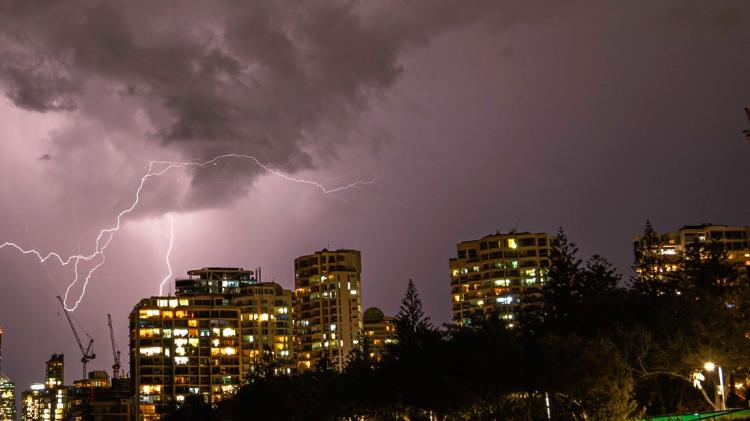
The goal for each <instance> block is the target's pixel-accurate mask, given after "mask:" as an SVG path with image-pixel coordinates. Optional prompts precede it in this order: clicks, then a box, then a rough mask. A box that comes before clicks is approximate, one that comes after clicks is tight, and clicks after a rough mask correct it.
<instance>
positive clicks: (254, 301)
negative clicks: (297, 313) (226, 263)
mask: <svg viewBox="0 0 750 421" xmlns="http://www.w3.org/2000/svg"><path fill="white" fill-rule="evenodd" d="M231 302H232V304H234V305H235V306H237V307H238V308H239V309H240V312H241V316H240V318H241V320H240V334H241V335H240V339H241V343H242V346H241V347H242V351H241V352H242V363H243V373H245V374H246V375H249V373H250V372H251V371H252V370H253V366H254V364H255V363H257V362H258V361H260V360H261V358H262V356H263V354H264V353H267V356H269V357H271V358H272V359H273V360H275V361H276V362H278V365H279V368H280V369H282V370H283V371H284V372H289V371H291V370H292V369H293V368H296V362H295V360H294V346H293V345H294V325H293V322H292V291H290V290H288V289H284V288H282V287H281V285H279V284H277V283H275V282H260V283H257V284H252V285H247V286H244V287H242V288H241V293H240V294H239V295H236V296H233V297H232V298H231Z"/></svg>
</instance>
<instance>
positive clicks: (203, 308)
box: [130, 295, 243, 420]
mask: <svg viewBox="0 0 750 421" xmlns="http://www.w3.org/2000/svg"><path fill="white" fill-rule="evenodd" d="M239 331H240V310H239V308H238V307H236V306H234V305H232V304H229V302H228V300H227V299H225V298H224V297H223V296H221V295H190V296H183V297H151V298H146V299H143V300H141V301H140V302H139V303H138V304H137V305H136V306H135V308H134V309H133V311H132V312H131V313H130V373H131V377H132V379H133V380H132V381H133V386H134V391H133V392H134V395H135V400H136V414H137V416H138V419H142V420H143V419H160V416H161V414H163V413H164V412H165V410H166V409H167V408H168V407H169V406H170V405H179V404H180V403H182V402H185V400H186V399H188V398H190V397H195V396H197V397H199V399H202V400H203V401H204V402H206V403H209V404H217V403H218V402H219V401H221V400H222V399H223V398H225V397H226V396H227V395H229V394H232V393H234V391H235V390H236V389H237V388H238V387H239V385H240V384H241V383H242V379H243V373H242V370H241V367H242V354H241V353H240V342H239V336H238V335H239Z"/></svg>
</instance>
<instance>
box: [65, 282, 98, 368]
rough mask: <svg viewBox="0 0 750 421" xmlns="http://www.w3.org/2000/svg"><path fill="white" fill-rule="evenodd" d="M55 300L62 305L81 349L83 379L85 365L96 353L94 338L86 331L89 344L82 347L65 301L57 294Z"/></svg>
mask: <svg viewBox="0 0 750 421" xmlns="http://www.w3.org/2000/svg"><path fill="white" fill-rule="evenodd" d="M57 301H59V302H60V306H62V308H63V312H65V317H66V318H67V319H68V324H69V325H70V329H71V330H72V331H73V336H75V338H76V342H77V343H78V348H79V349H80V350H81V355H82V357H81V363H82V364H83V377H82V379H85V378H86V374H87V371H86V366H87V365H88V363H89V361H91V360H93V359H94V358H96V354H94V339H93V338H92V337H91V336H89V334H88V333H87V334H86V336H88V338H89V345H88V346H87V347H86V348H84V347H83V342H81V337H80V336H79V335H78V331H77V330H76V327H75V325H74V324H73V319H71V318H70V314H68V313H70V312H69V311H68V310H67V309H66V308H65V303H63V300H62V298H60V296H59V295H58V296H57Z"/></svg>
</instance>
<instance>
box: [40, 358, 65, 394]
mask: <svg viewBox="0 0 750 421" xmlns="http://www.w3.org/2000/svg"><path fill="white" fill-rule="evenodd" d="M45 371H46V373H45V376H44V378H45V381H44V384H45V386H47V388H48V389H54V388H55V387H60V386H62V385H63V384H64V383H65V356H64V355H63V354H52V357H50V359H49V360H47V367H46V370H45Z"/></svg>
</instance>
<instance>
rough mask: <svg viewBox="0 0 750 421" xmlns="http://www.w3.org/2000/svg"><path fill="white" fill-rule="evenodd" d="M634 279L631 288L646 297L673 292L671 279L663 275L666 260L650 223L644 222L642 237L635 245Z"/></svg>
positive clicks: (657, 235) (665, 274)
mask: <svg viewBox="0 0 750 421" xmlns="http://www.w3.org/2000/svg"><path fill="white" fill-rule="evenodd" d="M634 249H635V250H634V251H635V264H634V265H633V270H634V271H635V278H634V279H633V286H634V287H635V289H636V290H637V291H640V292H641V293H643V294H646V295H652V296H656V295H662V294H665V293H667V292H670V293H671V292H673V291H674V289H675V287H674V285H673V284H672V282H671V281H672V279H671V278H670V276H668V274H667V273H665V271H664V268H665V266H666V264H667V260H666V258H665V257H664V255H663V254H662V248H661V241H660V239H659V234H657V233H656V231H655V230H654V227H653V226H652V225H651V221H649V220H646V225H645V226H644V228H643V235H642V236H641V238H640V239H639V240H638V241H637V242H636V243H635V247H634Z"/></svg>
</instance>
